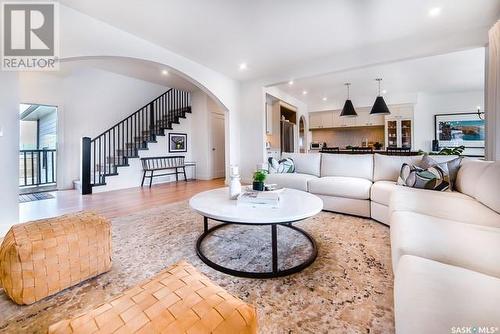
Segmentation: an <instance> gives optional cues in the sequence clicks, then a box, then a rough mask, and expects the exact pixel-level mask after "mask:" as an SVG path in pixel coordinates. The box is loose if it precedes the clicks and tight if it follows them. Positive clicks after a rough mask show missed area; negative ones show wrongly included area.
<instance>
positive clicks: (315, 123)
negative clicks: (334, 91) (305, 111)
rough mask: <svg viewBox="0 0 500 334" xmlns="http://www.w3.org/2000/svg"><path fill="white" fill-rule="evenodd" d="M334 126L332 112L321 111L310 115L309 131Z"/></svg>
mask: <svg viewBox="0 0 500 334" xmlns="http://www.w3.org/2000/svg"><path fill="white" fill-rule="evenodd" d="M333 126H334V125H333V112H332V111H320V112H313V113H310V114H309V129H322V128H331V127H333Z"/></svg>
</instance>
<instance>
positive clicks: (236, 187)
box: [229, 175, 241, 200]
mask: <svg viewBox="0 0 500 334" xmlns="http://www.w3.org/2000/svg"><path fill="white" fill-rule="evenodd" d="M240 194H241V182H240V176H239V175H234V176H231V182H229V198H230V199H233V200H234V199H238V196H239V195H240Z"/></svg>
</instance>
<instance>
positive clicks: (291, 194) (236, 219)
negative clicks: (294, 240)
mask: <svg viewBox="0 0 500 334" xmlns="http://www.w3.org/2000/svg"><path fill="white" fill-rule="evenodd" d="M189 205H190V206H191V208H192V209H193V210H194V211H196V212H197V213H199V214H200V215H202V216H203V218H204V219H203V223H204V232H203V234H201V235H200V236H199V238H198V240H197V242H196V253H197V254H198V256H199V257H200V259H201V260H202V261H203V262H205V263H206V264H207V265H208V266H210V267H212V268H214V269H216V270H218V271H221V272H223V273H226V274H229V275H233V276H240V277H250V278H271V277H279V276H286V275H290V274H293V273H296V272H299V271H301V270H303V269H304V268H306V267H308V266H309V265H310V264H311V263H313V262H314V260H315V259H316V257H317V255H318V249H317V246H316V242H315V241H314V239H313V238H312V237H311V236H310V235H309V234H308V233H307V232H305V231H304V230H302V229H300V228H298V227H296V226H293V225H292V224H293V223H294V222H297V221H300V220H303V219H306V218H309V217H312V216H314V215H316V214H318V213H319V212H321V210H322V209H323V201H322V200H321V199H320V198H319V197H317V196H315V195H312V194H309V193H307V192H304V191H300V190H295V189H284V190H283V191H282V192H281V193H280V204H279V207H278V208H270V207H260V206H255V207H250V206H238V205H237V201H235V200H230V199H229V190H228V189H227V188H220V189H215V190H209V191H205V192H202V193H199V194H197V195H195V196H193V197H192V198H191V200H190V201H189ZM208 219H211V220H215V221H218V222H221V223H222V224H218V225H215V226H213V227H211V228H209V226H208ZM231 224H242V225H254V226H258V225H270V226H271V243H272V245H271V246H272V271H269V272H250V271H239V270H234V269H230V268H227V267H224V266H222V265H220V264H217V263H214V262H212V261H211V260H209V259H208V258H207V257H206V256H205V255H204V254H203V252H202V250H201V245H202V242H203V240H204V239H205V238H206V237H208V236H209V235H210V234H211V233H212V232H214V231H215V230H217V229H219V228H221V227H224V226H227V225H231ZM277 225H280V226H284V227H287V228H291V229H293V230H295V231H297V232H299V233H301V234H302V235H304V236H305V237H306V238H307V239H308V240H309V242H310V243H311V246H312V251H311V254H310V256H309V257H308V258H307V259H306V260H305V261H304V262H302V263H301V264H299V265H296V266H294V267H292V268H286V269H283V270H279V269H278V243H277Z"/></svg>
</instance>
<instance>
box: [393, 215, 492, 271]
mask: <svg viewBox="0 0 500 334" xmlns="http://www.w3.org/2000/svg"><path fill="white" fill-rule="evenodd" d="M391 221H392V224H391V231H390V233H391V253H392V267H393V270H394V272H396V271H397V269H398V266H399V260H400V259H401V257H403V256H404V255H415V256H419V257H423V258H426V259H430V260H434V261H439V262H441V263H446V264H449V265H453V266H457V267H462V268H466V269H469V270H474V271H477V272H481V273H483V274H486V275H490V276H495V277H497V278H499V279H500V228H497V227H490V226H481V225H472V224H467V223H459V222H456V221H453V220H448V219H442V218H436V217H433V216H427V215H424V214H421V213H415V212H408V211H396V212H394V213H393V214H392V217H391Z"/></svg>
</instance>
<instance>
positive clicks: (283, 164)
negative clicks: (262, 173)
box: [268, 158, 295, 174]
mask: <svg viewBox="0 0 500 334" xmlns="http://www.w3.org/2000/svg"><path fill="white" fill-rule="evenodd" d="M268 162H269V170H268V172H269V173H270V174H273V173H280V174H281V173H294V172H295V164H294V163H293V159H292V158H285V159H281V160H280V161H278V160H276V159H275V158H269V159H268Z"/></svg>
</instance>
